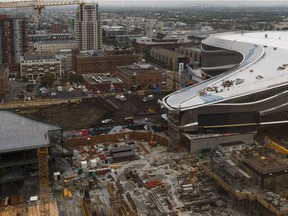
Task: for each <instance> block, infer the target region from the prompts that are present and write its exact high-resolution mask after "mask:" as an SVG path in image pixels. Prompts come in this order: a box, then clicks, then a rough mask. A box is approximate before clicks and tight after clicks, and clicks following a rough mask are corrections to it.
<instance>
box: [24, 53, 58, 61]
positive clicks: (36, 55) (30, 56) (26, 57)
mask: <svg viewBox="0 0 288 216" xmlns="http://www.w3.org/2000/svg"><path fill="white" fill-rule="evenodd" d="M55 58H56V57H55V55H54V54H53V53H52V52H49V51H42V52H25V53H24V60H25V61H28V60H43V59H55Z"/></svg>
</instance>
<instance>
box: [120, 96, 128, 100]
mask: <svg viewBox="0 0 288 216" xmlns="http://www.w3.org/2000/svg"><path fill="white" fill-rule="evenodd" d="M119 100H121V101H126V100H127V98H126V97H125V95H120V97H119Z"/></svg>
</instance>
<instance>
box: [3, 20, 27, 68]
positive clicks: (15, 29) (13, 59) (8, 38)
mask: <svg viewBox="0 0 288 216" xmlns="http://www.w3.org/2000/svg"><path fill="white" fill-rule="evenodd" d="M0 41H1V43H0V64H8V65H9V67H10V69H12V70H19V62H20V56H21V55H23V54H24V52H25V51H27V50H28V19H27V18H16V17H12V16H9V15H0Z"/></svg>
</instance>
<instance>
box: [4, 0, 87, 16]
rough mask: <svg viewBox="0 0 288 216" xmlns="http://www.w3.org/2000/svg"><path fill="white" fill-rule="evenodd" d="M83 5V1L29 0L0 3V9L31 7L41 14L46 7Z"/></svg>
mask: <svg viewBox="0 0 288 216" xmlns="http://www.w3.org/2000/svg"><path fill="white" fill-rule="evenodd" d="M73 4H84V1H83V0H32V1H31V0H30V1H10V2H0V8H21V7H31V8H33V9H34V10H36V11H38V14H41V12H42V10H43V9H45V7H46V6H60V5H73Z"/></svg>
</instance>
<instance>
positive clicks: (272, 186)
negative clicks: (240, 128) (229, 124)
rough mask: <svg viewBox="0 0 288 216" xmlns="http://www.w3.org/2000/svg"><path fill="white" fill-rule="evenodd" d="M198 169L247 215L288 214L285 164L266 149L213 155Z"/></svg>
mask: <svg viewBox="0 0 288 216" xmlns="http://www.w3.org/2000/svg"><path fill="white" fill-rule="evenodd" d="M200 167H202V169H203V170H204V171H205V173H206V174H207V175H208V176H209V177H211V178H212V179H214V181H215V182H216V183H217V184H218V185H219V186H220V187H221V188H223V189H224V190H225V191H226V192H227V193H228V194H229V195H230V196H231V198H232V200H233V205H234V208H239V209H245V211H246V213H247V214H248V215H288V208H287V206H288V202H287V201H286V197H287V192H288V188H287V186H286V184H285V182H287V179H288V172H287V170H288V163H287V158H285V155H283V154H280V153H277V152H274V150H272V149H270V148H268V147H265V146H264V147H262V146H261V147H260V146H256V147H250V148H246V149H245V150H242V151H238V153H232V154H229V157H228V156H219V155H218V156H213V157H212V158H211V162H210V163H209V164H208V163H207V164H205V163H202V164H200Z"/></svg>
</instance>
